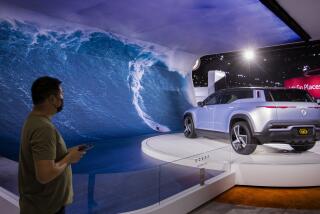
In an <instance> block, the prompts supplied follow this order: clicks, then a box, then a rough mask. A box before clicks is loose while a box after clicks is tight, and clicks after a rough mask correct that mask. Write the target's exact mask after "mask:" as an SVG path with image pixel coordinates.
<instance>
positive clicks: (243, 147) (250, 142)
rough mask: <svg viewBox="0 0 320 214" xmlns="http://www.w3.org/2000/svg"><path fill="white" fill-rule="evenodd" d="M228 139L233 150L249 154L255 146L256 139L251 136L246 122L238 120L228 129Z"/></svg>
mask: <svg viewBox="0 0 320 214" xmlns="http://www.w3.org/2000/svg"><path fill="white" fill-rule="evenodd" d="M230 141H231V145H232V148H233V149H234V151H235V152H237V153H238V154H242V155H249V154H251V153H253V152H254V151H255V150H256V148H257V141H256V139H255V138H254V137H253V136H252V133H251V130H250V127H249V125H248V123H247V122H244V121H240V122H236V123H235V124H233V125H232V127H231V130H230Z"/></svg>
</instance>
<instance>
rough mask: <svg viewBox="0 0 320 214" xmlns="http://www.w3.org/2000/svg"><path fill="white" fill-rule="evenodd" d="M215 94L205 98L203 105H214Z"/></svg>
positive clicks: (215, 100) (216, 101)
mask: <svg viewBox="0 0 320 214" xmlns="http://www.w3.org/2000/svg"><path fill="white" fill-rule="evenodd" d="M217 97H218V96H217V95H216V94H214V95H210V96H209V97H208V98H207V99H206V100H205V105H215V104H217V103H218V99H217Z"/></svg>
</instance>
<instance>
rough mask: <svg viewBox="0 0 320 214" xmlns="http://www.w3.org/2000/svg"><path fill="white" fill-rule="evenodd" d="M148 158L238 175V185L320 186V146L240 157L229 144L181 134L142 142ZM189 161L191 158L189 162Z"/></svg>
mask: <svg viewBox="0 0 320 214" xmlns="http://www.w3.org/2000/svg"><path fill="white" fill-rule="evenodd" d="M142 150H143V152H144V153H146V154H147V155H149V156H151V157H153V158H156V159H160V160H163V161H166V162H174V163H175V164H182V165H187V166H192V167H204V168H207V169H215V170H230V171H231V172H235V174H236V184H238V185H250V186H270V187H306V186H320V143H319V142H318V143H317V144H316V145H315V147H314V148H313V149H311V150H310V151H307V152H303V153H297V152H294V151H293V150H292V148H291V147H290V146H289V145H283V144H266V145H262V146H258V147H257V150H256V151H255V152H254V153H253V154H251V155H239V154H237V153H235V152H234V151H233V149H232V148H231V146H230V144H228V143H223V142H222V141H217V140H212V139H207V138H195V139H188V138H185V137H184V135H183V134H182V133H181V134H167V135H160V136H156V137H151V138H148V139H146V140H144V141H143V142H142ZM187 157H189V158H187Z"/></svg>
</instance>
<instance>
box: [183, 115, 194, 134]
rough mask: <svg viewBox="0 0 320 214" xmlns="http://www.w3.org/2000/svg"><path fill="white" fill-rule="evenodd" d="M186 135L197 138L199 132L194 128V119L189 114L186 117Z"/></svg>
mask: <svg viewBox="0 0 320 214" xmlns="http://www.w3.org/2000/svg"><path fill="white" fill-rule="evenodd" d="M183 122H184V132H183V133H184V136H186V137H187V138H196V137H197V134H196V130H195V128H194V123H193V119H192V116H190V115H187V116H186V117H185V118H184V121H183Z"/></svg>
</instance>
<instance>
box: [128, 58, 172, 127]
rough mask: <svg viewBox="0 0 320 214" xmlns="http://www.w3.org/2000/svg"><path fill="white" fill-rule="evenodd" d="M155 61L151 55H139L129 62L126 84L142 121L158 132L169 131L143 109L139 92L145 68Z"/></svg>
mask: <svg viewBox="0 0 320 214" xmlns="http://www.w3.org/2000/svg"><path fill="white" fill-rule="evenodd" d="M154 63H155V60H154V59H152V58H151V57H141V58H139V57H138V59H137V60H134V61H130V62H129V71H130V74H129V76H128V84H129V87H130V89H131V91H132V93H133V96H132V97H133V98H132V103H133V105H134V107H135V109H136V111H137V113H138V115H139V116H140V117H141V118H142V119H143V121H144V122H145V123H146V124H147V125H148V126H149V127H150V128H152V129H153V130H155V131H159V132H169V131H170V129H169V128H168V127H167V126H165V125H161V124H159V123H157V122H155V121H154V120H153V119H152V117H151V116H150V115H148V114H147V113H146V112H144V111H143V108H145V107H144V102H143V98H142V96H141V94H140V91H141V90H142V89H143V87H142V85H141V80H142V77H143V75H144V74H145V72H146V71H148V70H147V69H146V68H148V67H151V66H152V65H153V64H154Z"/></svg>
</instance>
